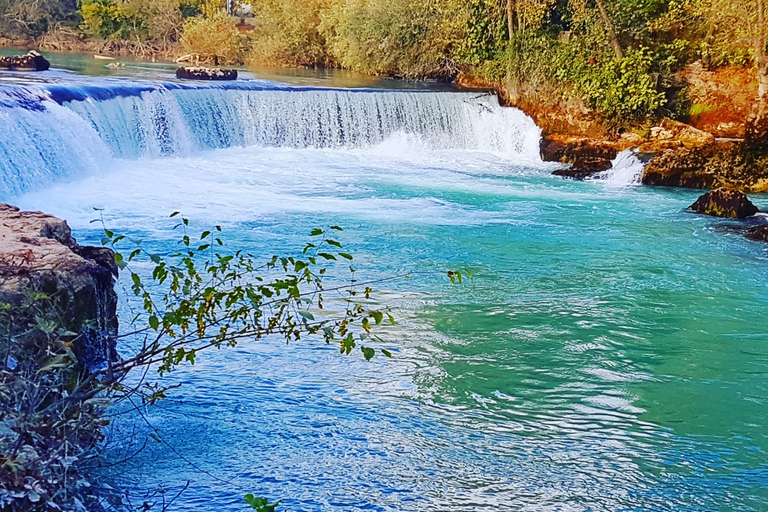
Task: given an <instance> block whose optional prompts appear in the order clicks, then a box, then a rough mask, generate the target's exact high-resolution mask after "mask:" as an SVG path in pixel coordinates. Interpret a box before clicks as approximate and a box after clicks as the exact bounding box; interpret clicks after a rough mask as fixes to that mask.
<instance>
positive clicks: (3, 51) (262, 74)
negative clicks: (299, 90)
mask: <svg viewBox="0 0 768 512" xmlns="http://www.w3.org/2000/svg"><path fill="white" fill-rule="evenodd" d="M26 52H27V50H26V49H22V48H0V56H6V55H19V54H22V53H26ZM42 53H43V54H44V56H45V57H46V58H47V59H48V60H49V61H50V62H51V67H52V68H54V69H53V71H51V72H43V73H9V72H0V83H2V82H18V81H25V82H26V81H29V82H35V81H41V80H43V81H49V80H50V79H51V78H50V77H51V76H55V74H56V73H57V70H66V71H70V72H73V73H76V74H78V75H84V76H98V77H127V78H133V79H147V80H171V81H175V80H176V74H175V73H176V68H177V67H178V66H180V65H188V64H176V63H175V62H152V61H150V60H139V59H136V58H133V57H129V56H125V57H124V56H115V60H114V61H109V60H98V59H95V58H94V57H93V54H90V53H60V52H42ZM115 62H117V63H121V64H124V65H125V67H115V68H110V67H109V64H110V63H115ZM235 67H236V68H237V69H238V74H239V77H240V78H259V79H263V80H272V81H275V82H282V83H286V84H291V85H299V86H314V87H345V88H361V87H364V88H376V89H429V90H440V91H443V90H445V91H455V90H457V87H456V86H454V85H451V84H445V83H441V82H438V81H433V80H428V81H418V82H416V81H408V80H390V79H386V78H376V77H372V76H369V75H364V74H361V73H355V72H353V71H348V70H343V69H332V68H319V69H306V68H267V67H237V66H235ZM54 80H55V78H54Z"/></svg>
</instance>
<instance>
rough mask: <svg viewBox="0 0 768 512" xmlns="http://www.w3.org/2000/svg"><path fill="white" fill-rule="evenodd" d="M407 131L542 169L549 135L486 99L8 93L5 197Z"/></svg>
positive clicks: (264, 92) (370, 94)
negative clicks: (171, 160) (230, 150)
mask: <svg viewBox="0 0 768 512" xmlns="http://www.w3.org/2000/svg"><path fill="white" fill-rule="evenodd" d="M399 134H406V135H408V136H415V137H418V139H419V140H420V142H421V143H422V144H425V145H426V146H427V147H429V148H430V149H437V150H452V149H458V150H481V151H486V152H493V153H498V154H501V155H507V156H512V157H516V158H518V159H521V160H523V161H528V162H530V163H535V162H538V160H539V157H538V141H539V137H540V130H539V129H538V128H537V127H536V125H535V124H534V123H533V121H532V120H531V119H530V118H528V117H527V116H526V115H525V114H523V113H522V112H520V111H519V110H516V109H509V108H501V107H500V106H499V104H498V101H497V100H496V98H495V97H493V96H490V95H486V94H478V93H432V92H423V91H405V92H393V91H381V90H338V89H337V90H330V89H312V88H299V87H297V88H291V87H287V86H280V85H277V84H275V85H270V84H269V83H267V82H262V81H251V82H248V81H245V82H241V83H237V84H236V85H232V86H221V85H213V86H210V87H200V86H190V87H183V86H180V85H178V84H172V83H165V84H164V83H153V84H148V83H135V84H133V85H132V86H131V85H125V84H121V85H120V86H119V87H115V86H114V85H113V84H111V83H104V84H97V85H90V86H87V87H85V86H79V85H71V86H69V87H68V86H65V85H55V86H53V85H52V86H45V85H43V86H34V87H24V88H18V87H17V88H14V87H5V88H0V154H2V155H4V156H5V158H3V160H2V162H0V177H1V178H2V180H1V182H0V193H3V194H18V193H20V192H23V191H26V190H29V189H30V188H32V187H33V186H34V185H35V184H36V183H37V184H44V183H46V182H50V181H54V180H56V179H59V178H61V177H67V176H73V175H77V174H82V173H89V172H94V171H96V170H97V168H98V167H99V166H104V165H108V160H109V158H110V157H113V158H121V159H138V158H145V157H149V158H156V157H161V156H166V155H185V154H189V153H191V152H194V151H196V150H205V149H215V148H226V147H232V146H244V147H247V146H269V147H292V148H310V147H312V148H350V149H351V148H361V147H367V146H373V145H377V144H380V143H382V142H383V141H385V140H386V139H388V138H389V137H393V136H397V135H399Z"/></svg>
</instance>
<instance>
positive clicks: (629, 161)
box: [594, 149, 645, 187]
mask: <svg viewBox="0 0 768 512" xmlns="http://www.w3.org/2000/svg"><path fill="white" fill-rule="evenodd" d="M644 168H645V164H643V162H642V161H641V160H640V159H639V158H638V157H637V155H636V154H635V152H634V151H632V150H631V149H627V150H624V151H622V152H621V153H619V154H618V155H617V156H616V158H615V159H614V160H613V161H612V162H611V168H610V169H608V170H607V171H604V172H601V173H600V174H598V175H597V176H595V177H594V179H599V180H603V181H604V182H605V184H606V185H608V186H611V187H627V186H631V185H639V184H640V183H641V180H642V178H643V170H644Z"/></svg>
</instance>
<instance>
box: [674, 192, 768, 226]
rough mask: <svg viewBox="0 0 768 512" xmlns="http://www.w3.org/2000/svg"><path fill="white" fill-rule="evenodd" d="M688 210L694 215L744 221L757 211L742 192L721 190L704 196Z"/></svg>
mask: <svg viewBox="0 0 768 512" xmlns="http://www.w3.org/2000/svg"><path fill="white" fill-rule="evenodd" d="M688 208H689V209H691V210H693V211H694V212H696V213H701V214H704V215H713V216H715V217H725V218H728V219H745V218H747V217H751V216H752V215H754V214H756V213H757V212H758V211H759V210H758V209H757V206H755V205H754V204H752V201H750V200H749V199H748V198H747V196H746V195H745V194H744V193H743V192H738V191H736V190H727V189H723V188H720V189H717V190H713V191H712V192H708V193H706V194H704V195H703V196H701V197H700V198H698V199H697V200H696V202H695V203H693V204H692V205H691V206H689V207H688Z"/></svg>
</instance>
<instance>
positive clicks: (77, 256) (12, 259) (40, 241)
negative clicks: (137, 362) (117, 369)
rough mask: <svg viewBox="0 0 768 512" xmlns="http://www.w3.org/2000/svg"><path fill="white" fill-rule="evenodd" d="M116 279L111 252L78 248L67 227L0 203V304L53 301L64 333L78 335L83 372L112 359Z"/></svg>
mask: <svg viewBox="0 0 768 512" xmlns="http://www.w3.org/2000/svg"><path fill="white" fill-rule="evenodd" d="M117 273H118V268H117V265H116V264H115V255H114V252H113V251H112V250H111V249H108V248H104V247H88V246H80V245H79V244H78V243H77V241H76V240H75V239H74V238H73V237H72V232H71V230H70V228H69V226H68V225H67V223H66V221H64V220H61V219H59V218H56V217H54V216H52V215H48V214H45V213H42V212H27V211H21V210H19V208H17V207H15V206H11V205H8V204H4V203H0V303H8V304H11V306H12V307H13V306H19V305H20V304H22V303H23V302H24V301H25V299H27V298H28V297H30V296H31V295H34V294H45V296H47V297H51V298H53V299H54V300H55V301H56V303H57V304H58V306H59V307H60V310H61V314H62V316H65V319H66V323H67V327H68V329H70V330H72V331H75V332H76V333H77V334H79V336H78V338H77V341H76V343H75V353H76V355H77V357H78V360H79V361H80V363H81V364H83V365H85V366H88V367H96V366H100V365H102V364H103V363H105V362H106V361H107V360H108V359H110V358H112V357H113V356H114V350H115V346H114V343H115V342H114V340H115V336H116V335H117V327H118V323H117V313H116V310H117V294H116V292H115V289H114V281H115V278H116V276H117Z"/></svg>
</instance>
